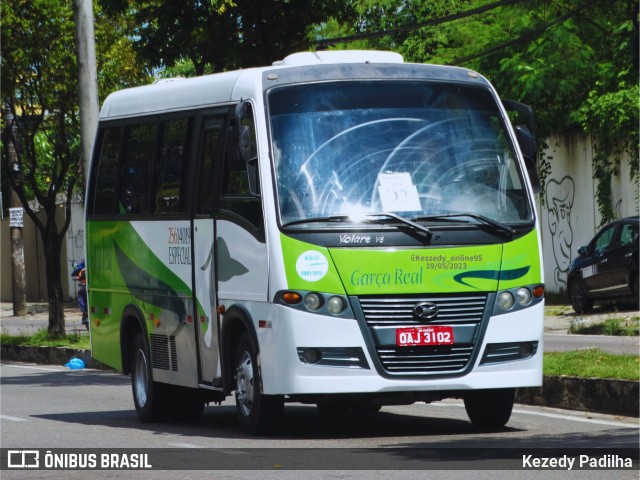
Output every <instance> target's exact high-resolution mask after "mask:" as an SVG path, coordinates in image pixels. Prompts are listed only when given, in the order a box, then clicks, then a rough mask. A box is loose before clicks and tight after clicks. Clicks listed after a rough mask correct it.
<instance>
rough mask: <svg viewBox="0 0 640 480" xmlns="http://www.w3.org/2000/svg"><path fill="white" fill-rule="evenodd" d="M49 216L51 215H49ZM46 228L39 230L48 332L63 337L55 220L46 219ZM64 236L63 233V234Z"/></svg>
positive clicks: (57, 238)
mask: <svg viewBox="0 0 640 480" xmlns="http://www.w3.org/2000/svg"><path fill="white" fill-rule="evenodd" d="M49 218H51V217H49ZM47 227H48V228H47V230H46V231H43V232H41V234H42V235H41V236H42V243H43V246H44V261H45V271H46V274H47V295H48V300H49V334H50V335H52V336H59V337H64V336H65V334H66V330H65V323H64V295H63V293H62V277H61V276H62V269H61V268H60V250H61V246H62V242H61V238H60V234H59V233H58V231H57V227H56V224H55V221H54V222H53V224H52V223H51V221H50V220H48V221H47ZM63 237H64V235H63Z"/></svg>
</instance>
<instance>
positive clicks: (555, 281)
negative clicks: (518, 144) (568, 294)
mask: <svg viewBox="0 0 640 480" xmlns="http://www.w3.org/2000/svg"><path fill="white" fill-rule="evenodd" d="M548 144H549V148H548V150H547V151H546V152H545V157H551V160H550V162H551V173H550V174H549V176H548V178H547V179H546V182H545V195H544V199H542V198H539V199H538V207H539V211H540V222H541V228H542V243H543V255H544V269H545V289H546V291H547V292H552V293H560V292H564V291H565V290H566V287H567V285H566V279H567V272H568V270H569V264H570V262H571V260H572V259H574V258H575V257H576V256H577V255H578V248H580V247H581V246H583V245H586V244H587V243H589V241H590V240H591V238H592V237H593V236H594V235H595V233H596V232H597V231H598V230H599V226H600V223H601V220H602V219H601V217H600V215H599V214H598V206H597V204H596V199H595V196H596V188H597V185H598V184H597V179H595V178H593V168H592V160H593V149H592V147H591V141H590V139H589V138H588V137H586V136H584V135H571V136H555V137H552V138H550V139H549V140H548ZM636 161H637V160H636ZM611 183H612V185H611V186H612V198H613V199H614V205H615V208H614V211H615V212H616V217H617V218H623V217H629V216H637V215H638V203H637V199H638V196H637V188H638V186H637V185H636V184H635V183H632V182H631V181H630V180H629V165H628V162H627V161H626V160H624V161H623V162H622V163H621V164H620V173H619V175H618V176H616V177H615V178H614V179H613V180H612V182H611ZM542 200H544V201H542ZM541 203H544V205H542V206H541Z"/></svg>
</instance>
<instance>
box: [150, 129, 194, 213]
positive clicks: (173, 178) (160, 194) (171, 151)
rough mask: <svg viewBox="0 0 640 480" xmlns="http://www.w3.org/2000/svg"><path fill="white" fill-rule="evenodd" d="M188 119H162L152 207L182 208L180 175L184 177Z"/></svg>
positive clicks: (168, 210)
mask: <svg viewBox="0 0 640 480" xmlns="http://www.w3.org/2000/svg"><path fill="white" fill-rule="evenodd" d="M190 124H191V121H190V120H189V119H188V118H180V119H176V120H170V121H167V122H164V125H163V126H164V128H163V130H162V138H161V139H160V152H159V156H158V163H157V165H156V194H155V211H156V212H157V213H174V212H184V210H185V192H184V179H185V178H186V177H187V159H188V151H187V147H188V141H189V131H190Z"/></svg>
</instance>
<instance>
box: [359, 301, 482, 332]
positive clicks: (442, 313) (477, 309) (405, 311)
mask: <svg viewBox="0 0 640 480" xmlns="http://www.w3.org/2000/svg"><path fill="white" fill-rule="evenodd" d="M359 300H360V306H361V307H362V312H363V313H364V318H365V320H366V321H367V325H368V326H369V327H399V326H403V327H407V326H412V325H424V321H421V320H420V319H418V318H416V317H415V316H414V315H413V307H414V306H415V305H417V304H419V303H434V304H435V305H437V306H438V315H437V317H436V318H435V319H433V320H430V321H429V325H455V324H463V323H464V324H468V323H480V322H481V321H482V314H483V313H484V307H485V305H486V303H487V296H486V295H477V294H476V295H432V296H429V295H410V296H404V295H403V296H397V297H360V298H359Z"/></svg>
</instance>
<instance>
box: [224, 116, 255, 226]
mask: <svg viewBox="0 0 640 480" xmlns="http://www.w3.org/2000/svg"><path fill="white" fill-rule="evenodd" d="M240 128H241V131H243V135H247V137H245V138H246V140H248V148H249V150H250V151H249V158H252V159H253V158H256V157H257V155H258V153H257V146H256V129H255V124H254V122H253V116H252V115H251V111H250V110H249V111H248V112H247V115H246V117H244V118H243V119H242V123H241V125H240ZM235 147H236V145H235V144H234V143H233V142H231V144H230V145H229V148H228V149H227V155H226V159H225V162H224V165H223V172H222V176H223V178H222V191H221V195H220V210H221V211H226V212H230V213H232V214H234V215H235V216H239V217H241V218H243V219H244V220H246V221H247V222H249V223H250V224H251V225H253V226H254V227H255V228H256V229H257V230H260V229H261V228H262V223H263V221H262V203H261V200H260V198H259V197H256V196H254V195H252V194H251V191H250V188H249V178H248V174H247V164H246V162H245V161H244V160H242V159H241V158H239V155H238V153H237V152H236V151H235Z"/></svg>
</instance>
